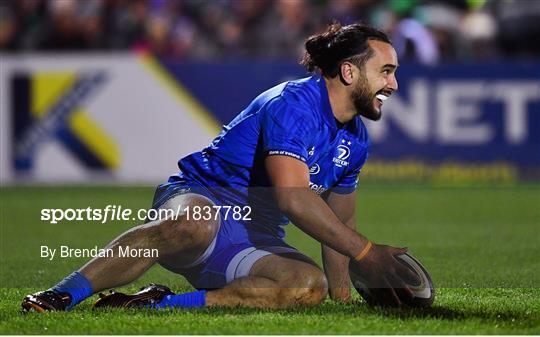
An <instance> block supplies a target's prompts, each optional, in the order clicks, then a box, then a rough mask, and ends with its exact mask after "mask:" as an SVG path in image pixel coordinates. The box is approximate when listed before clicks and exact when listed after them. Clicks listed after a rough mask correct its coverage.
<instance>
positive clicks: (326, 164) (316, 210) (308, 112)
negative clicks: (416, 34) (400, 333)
mask: <svg viewBox="0 0 540 337" xmlns="http://www.w3.org/2000/svg"><path fill="white" fill-rule="evenodd" d="M305 48H306V52H305V55H304V58H303V60H302V61H301V63H302V64H303V65H304V66H305V67H306V69H307V70H308V71H309V72H311V73H312V76H311V77H308V78H304V79H300V80H295V81H289V82H285V83H283V84H280V85H278V86H276V87H273V88H271V89H269V90H268V91H265V92H263V93H262V94H260V95H259V96H258V97H256V98H255V99H254V100H253V101H252V102H251V104H250V105H249V106H248V107H247V108H246V109H245V110H244V111H242V112H241V113H240V114H239V115H238V116H237V117H236V118H235V119H234V120H233V121H232V122H230V123H229V124H228V125H226V126H224V128H223V130H222V131H221V133H220V134H219V135H218V136H217V137H216V138H215V139H214V140H213V141H212V143H211V144H210V145H209V146H207V147H206V148H204V149H203V150H202V151H200V152H196V153H193V154H191V155H188V156H187V157H184V158H182V159H180V160H179V162H178V166H179V168H180V171H179V172H178V173H177V174H175V175H173V176H171V177H170V178H169V179H168V181H167V182H166V183H164V184H162V185H160V186H158V188H157V190H156V194H155V197H154V202H153V208H155V209H173V210H176V209H178V207H179V206H180V208H181V209H184V210H186V211H185V212H184V213H181V214H179V216H178V217H176V218H174V217H172V218H167V219H163V220H156V221H152V222H147V223H145V224H142V225H139V226H137V227H134V228H132V229H131V230H128V231H127V232H125V233H123V234H121V235H120V236H119V237H117V238H116V239H114V240H113V241H112V242H111V243H110V244H109V245H108V246H107V248H113V249H114V248H117V247H122V246H123V247H125V246H129V247H130V248H134V249H154V248H157V249H158V250H159V257H150V258H143V257H141V258H126V257H123V258H120V257H96V258H94V259H92V260H91V261H90V262H88V263H87V264H86V265H84V266H83V267H82V268H81V269H79V270H78V271H76V272H74V273H72V274H71V275H68V276H67V277H66V278H65V279H63V280H62V281H61V282H59V283H58V284H57V285H55V286H54V287H52V288H50V289H49V290H47V291H43V292H38V293H35V294H33V295H28V296H27V297H25V298H24V300H23V302H22V307H23V309H25V310H32V309H33V310H35V311H39V312H43V311H46V310H70V309H71V308H73V307H74V306H75V305H76V304H77V303H79V302H81V301H82V300H84V299H85V298H88V297H90V296H91V295H92V294H94V293H97V292H100V291H102V290H104V289H110V288H113V287H118V286H122V285H125V284H127V283H130V282H132V281H134V280H136V279H137V278H138V277H139V276H141V275H142V274H143V273H144V272H145V271H146V270H148V269H149V268H150V267H151V266H153V265H154V264H156V263H158V264H160V265H161V266H163V267H164V268H166V269H168V270H170V271H172V272H174V273H178V274H180V275H183V276H184V277H185V278H186V279H187V280H188V281H189V282H190V284H191V285H193V287H195V288H196V289H197V290H196V291H193V292H189V293H184V294H174V293H173V292H172V291H171V290H170V289H169V288H168V287H165V286H160V285H155V284H151V285H149V286H147V287H145V288H143V289H142V290H141V291H140V292H138V293H136V294H132V295H128V294H123V293H118V292H117V293H114V292H113V293H112V294H108V295H103V294H101V298H100V299H99V300H98V301H97V302H96V304H95V305H94V307H98V308H99V307H145V308H166V307H182V308H191V307H202V306H223V307H236V306H245V307H257V308H287V307H292V306H313V305H316V304H318V303H320V302H321V301H322V300H323V299H324V298H325V297H326V296H327V294H328V293H329V294H330V297H331V298H332V299H334V300H341V301H348V300H349V299H350V284H349V271H348V268H349V261H352V262H351V267H352V268H355V269H356V270H358V272H359V273H360V274H361V275H363V277H364V278H365V279H366V280H368V284H367V285H368V286H369V287H371V288H377V289H378V290H377V293H378V296H380V297H382V298H385V299H386V301H387V302H391V303H393V304H396V305H399V304H400V298H399V297H398V295H397V292H398V290H399V293H400V294H401V293H403V294H405V296H412V294H411V292H410V289H409V288H408V287H407V285H406V284H405V282H404V280H405V279H409V280H410V279H411V278H413V279H414V278H415V276H414V274H413V273H412V272H410V271H409V270H408V269H407V268H405V267H404V266H402V265H401V264H400V263H399V262H398V261H397V260H396V258H395V256H396V255H398V254H401V253H404V252H405V251H406V249H405V248H395V247H390V246H386V245H380V244H375V243H373V242H371V241H370V240H369V239H368V238H366V237H365V236H363V235H361V234H360V233H358V232H357V231H356V229H355V228H356V218H355V203H356V195H355V189H356V186H357V177H358V174H359V172H360V170H361V168H362V166H363V165H364V163H365V161H366V159H367V157H368V152H369V147H370V141H369V138H368V134H367V131H366V127H365V126H364V124H363V122H362V120H361V118H360V116H363V117H365V118H367V119H370V120H375V121H376V120H378V119H380V118H381V107H382V105H383V102H384V100H386V99H387V98H388V97H389V96H390V95H391V94H392V93H393V92H394V91H396V90H397V89H398V84H397V80H396V77H395V72H396V68H397V67H398V61H397V56H396V52H395V50H394V48H393V47H392V45H391V43H390V40H389V39H388V37H387V36H386V35H385V34H384V33H383V32H381V31H379V30H377V29H374V28H372V27H369V26H366V25H362V24H353V25H349V26H341V25H340V24H338V23H334V24H332V25H330V26H329V27H328V28H327V29H326V31H324V32H323V33H321V34H318V35H314V36H311V37H310V38H308V39H307V40H306V43H305ZM196 206H199V207H201V208H204V207H205V206H208V207H212V206H240V207H242V209H243V210H246V212H245V213H246V214H247V213H249V217H243V218H242V219H238V216H237V217H236V219H233V217H232V216H231V214H230V213H229V214H228V215H229V216H228V217H227V215H226V214H225V212H224V211H223V210H224V208H222V209H221V211H220V213H219V216H217V217H211V219H209V220H204V219H200V218H199V219H198V220H196V219H194V217H193V216H192V217H190V216H189V215H190V214H189V213H188V212H189V211H190V209H191V210H193V209H194V207H196ZM246 206H248V207H249V208H247V209H246V208H245V207H246ZM207 209H208V208H207ZM212 209H214V208H212ZM246 214H244V213H243V216H245V215H246ZM248 219H250V220H248ZM289 220H290V221H291V222H292V223H294V225H296V226H298V227H299V228H300V229H301V230H302V231H304V232H305V233H306V234H307V235H309V236H311V237H313V238H314V239H316V240H317V241H319V242H320V243H321V246H322V256H323V265H324V271H323V270H321V269H320V268H319V267H318V266H317V264H316V263H314V262H313V261H312V260H311V259H310V258H308V257H307V256H305V255H303V254H301V253H300V252H299V251H297V250H296V249H295V248H294V247H291V246H290V245H288V244H287V243H285V241H284V230H283V226H284V225H286V224H287V223H288V222H289Z"/></svg>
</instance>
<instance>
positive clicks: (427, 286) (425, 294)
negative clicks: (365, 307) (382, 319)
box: [349, 253, 435, 308]
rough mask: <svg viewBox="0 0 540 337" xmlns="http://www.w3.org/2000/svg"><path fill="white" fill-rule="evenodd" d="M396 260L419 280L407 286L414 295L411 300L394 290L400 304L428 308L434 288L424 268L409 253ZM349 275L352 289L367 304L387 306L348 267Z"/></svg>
mask: <svg viewBox="0 0 540 337" xmlns="http://www.w3.org/2000/svg"><path fill="white" fill-rule="evenodd" d="M396 258H397V259H398V261H399V262H401V263H403V264H404V265H405V266H407V267H408V268H409V269H410V270H412V271H413V272H414V273H415V274H416V275H418V278H419V282H417V283H416V284H408V285H409V287H410V288H411V290H412V292H413V294H414V297H413V298H412V299H411V298H410V297H408V296H405V295H404V294H403V291H402V290H401V289H396V293H397V295H398V297H399V299H400V300H401V302H402V303H403V304H405V305H407V306H410V307H415V308H427V307H430V306H431V305H432V304H433V300H434V299H435V288H434V286H433V282H432V281H431V277H430V276H429V274H428V272H427V270H426V268H424V266H422V264H420V262H419V261H418V260H417V259H415V258H414V257H413V256H412V255H411V254H409V253H405V254H400V255H397V256H396ZM349 274H350V277H351V281H352V284H353V287H354V288H355V289H356V291H358V293H359V294H360V296H362V298H363V299H364V300H365V301H366V302H367V303H368V304H370V305H379V306H387V305H389V304H388V303H385V302H384V301H383V300H382V299H380V298H377V296H376V295H375V293H374V292H373V291H370V289H369V288H367V287H366V285H365V284H366V282H365V281H364V280H362V277H361V276H360V275H358V273H356V272H355V268H351V267H349Z"/></svg>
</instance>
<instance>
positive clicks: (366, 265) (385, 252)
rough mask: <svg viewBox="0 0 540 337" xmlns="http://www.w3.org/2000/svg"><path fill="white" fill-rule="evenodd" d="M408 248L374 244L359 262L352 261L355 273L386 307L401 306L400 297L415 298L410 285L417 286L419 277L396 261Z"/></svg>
mask: <svg viewBox="0 0 540 337" xmlns="http://www.w3.org/2000/svg"><path fill="white" fill-rule="evenodd" d="M406 252H407V248H396V247H391V246H387V245H378V244H373V245H372V247H371V249H370V250H369V251H368V252H367V254H366V255H365V256H363V257H362V258H361V259H360V260H359V261H357V260H353V259H351V262H352V263H351V266H352V268H354V269H355V273H357V274H358V275H360V276H361V277H362V279H363V280H365V282H366V287H367V288H369V289H370V291H371V292H372V293H373V295H375V296H376V297H377V299H378V300H379V301H380V302H381V303H385V304H386V305H393V306H400V305H401V300H400V297H399V296H398V295H400V296H407V297H410V298H411V299H412V298H413V293H412V291H411V289H410V288H409V286H408V284H417V283H418V281H419V280H418V276H417V275H416V274H415V273H414V272H412V271H411V270H409V268H407V267H405V265H403V264H402V263H400V262H399V261H398V259H396V255H399V254H403V253H406Z"/></svg>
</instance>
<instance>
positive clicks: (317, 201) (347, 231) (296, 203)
mask: <svg viewBox="0 0 540 337" xmlns="http://www.w3.org/2000/svg"><path fill="white" fill-rule="evenodd" d="M277 198H278V204H279V207H280V209H281V210H282V211H283V212H284V213H285V214H287V216H288V217H289V219H291V221H292V222H293V223H294V224H295V225H296V226H297V227H299V228H300V229H301V230H302V231H304V232H306V233H307V234H308V235H310V236H312V237H313V238H315V239H316V240H317V241H319V242H321V243H322V244H325V245H326V246H328V247H330V248H332V249H334V250H336V251H337V252H339V253H341V254H343V255H345V256H348V257H355V256H356V255H357V254H358V253H359V252H360V251H362V249H363V248H364V247H365V245H366V244H367V243H368V240H367V239H366V238H365V237H364V236H362V235H360V234H359V233H357V232H356V231H355V230H354V229H351V228H349V227H347V226H346V225H345V224H344V223H343V222H341V221H340V220H339V218H338V217H337V216H336V215H335V214H334V212H332V210H331V209H330V207H328V205H327V204H326V203H325V202H324V201H323V200H322V199H321V198H320V197H318V196H317V195H315V193H313V191H311V190H310V189H308V188H287V189H279V190H278V191H277Z"/></svg>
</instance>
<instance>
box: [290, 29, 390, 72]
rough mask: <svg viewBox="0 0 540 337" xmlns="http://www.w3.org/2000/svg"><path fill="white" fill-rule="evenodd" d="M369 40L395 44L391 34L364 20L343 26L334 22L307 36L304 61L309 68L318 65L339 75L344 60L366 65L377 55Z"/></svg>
mask: <svg viewBox="0 0 540 337" xmlns="http://www.w3.org/2000/svg"><path fill="white" fill-rule="evenodd" d="M369 40H377V41H382V42H386V43H389V44H391V42H390V39H389V38H388V36H387V35H386V34H385V33H383V32H382V31H380V30H378V29H376V28H373V27H370V26H367V25H364V24H360V23H355V24H352V25H348V26H344V27H342V26H341V24H340V23H338V22H334V23H332V24H331V25H329V26H328V28H327V29H326V31H324V32H322V33H320V34H316V35H313V36H310V37H309V38H308V39H307V40H306V44H305V46H306V52H305V54H304V57H303V58H302V60H301V61H300V64H301V65H303V66H304V67H306V69H307V71H309V72H313V71H315V69H317V68H318V69H320V71H321V72H322V74H323V75H324V76H329V77H336V75H337V74H338V73H339V68H340V66H341V63H343V61H351V62H354V63H355V64H356V65H358V66H363V65H364V63H365V62H366V61H367V60H368V59H369V58H370V57H371V56H372V55H373V50H372V49H371V48H370V46H369V44H368V41H369Z"/></svg>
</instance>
